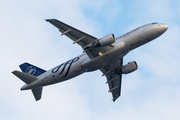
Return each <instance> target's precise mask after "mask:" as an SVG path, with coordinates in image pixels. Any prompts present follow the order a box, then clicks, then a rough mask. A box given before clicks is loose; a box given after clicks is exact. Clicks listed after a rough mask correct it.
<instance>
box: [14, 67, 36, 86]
mask: <svg viewBox="0 0 180 120" xmlns="http://www.w3.org/2000/svg"><path fill="white" fill-rule="evenodd" d="M12 73H13V74H14V75H16V76H17V77H18V78H19V79H21V80H22V81H23V82H25V83H26V84H30V83H32V82H34V81H36V80H37V79H38V78H37V77H35V76H32V75H29V74H27V73H23V72H20V71H17V70H15V71H13V72H12Z"/></svg>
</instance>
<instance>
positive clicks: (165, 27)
mask: <svg viewBox="0 0 180 120" xmlns="http://www.w3.org/2000/svg"><path fill="white" fill-rule="evenodd" d="M168 27H169V26H168V25H167V24H163V28H164V32H165V31H166V30H167V29H168Z"/></svg>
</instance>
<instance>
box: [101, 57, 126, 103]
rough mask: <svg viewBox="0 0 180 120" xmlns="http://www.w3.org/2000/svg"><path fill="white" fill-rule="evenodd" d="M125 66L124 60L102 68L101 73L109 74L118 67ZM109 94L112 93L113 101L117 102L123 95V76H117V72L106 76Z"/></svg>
mask: <svg viewBox="0 0 180 120" xmlns="http://www.w3.org/2000/svg"><path fill="white" fill-rule="evenodd" d="M122 65H123V58H122V59H120V60H118V61H116V62H115V63H113V64H111V65H108V66H106V67H103V68H101V69H100V70H101V72H102V73H103V74H105V73H108V71H112V70H113V69H115V68H117V66H119V67H120V66H122ZM105 76H106V78H107V82H106V83H108V86H109V92H111V93H112V97H113V101H115V100H116V99H117V98H118V97H119V96H120V95H121V83H122V74H119V75H118V74H116V73H115V72H113V73H110V74H106V75H105Z"/></svg>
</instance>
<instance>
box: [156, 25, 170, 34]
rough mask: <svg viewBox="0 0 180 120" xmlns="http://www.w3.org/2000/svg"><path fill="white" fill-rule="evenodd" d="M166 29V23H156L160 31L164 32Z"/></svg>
mask: <svg viewBox="0 0 180 120" xmlns="http://www.w3.org/2000/svg"><path fill="white" fill-rule="evenodd" d="M167 29H168V25H167V24H159V25H158V31H159V32H160V33H164V32H165V31H166V30H167Z"/></svg>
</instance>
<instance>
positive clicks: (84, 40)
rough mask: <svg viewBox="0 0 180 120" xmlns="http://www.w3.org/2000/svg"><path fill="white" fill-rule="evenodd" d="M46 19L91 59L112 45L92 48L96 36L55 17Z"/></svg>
mask: <svg viewBox="0 0 180 120" xmlns="http://www.w3.org/2000/svg"><path fill="white" fill-rule="evenodd" d="M46 21H47V22H50V23H51V24H52V25H54V26H55V27H57V28H58V29H59V31H60V32H61V33H62V34H61V35H65V36H67V37H68V38H70V39H71V40H73V41H74V42H73V43H77V44H79V45H80V46H81V47H82V49H83V50H84V52H86V53H87V55H88V56H89V58H91V59H92V58H94V57H97V56H99V53H101V52H106V51H108V50H110V49H111V48H112V46H104V47H98V48H94V47H92V46H93V44H94V43H95V42H96V41H97V40H98V38H96V37H94V36H91V35H89V34H87V33H85V32H82V31H80V30H78V29H76V28H74V27H72V26H69V25H67V24H65V23H63V22H61V21H59V20H56V19H47V20H46Z"/></svg>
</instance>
